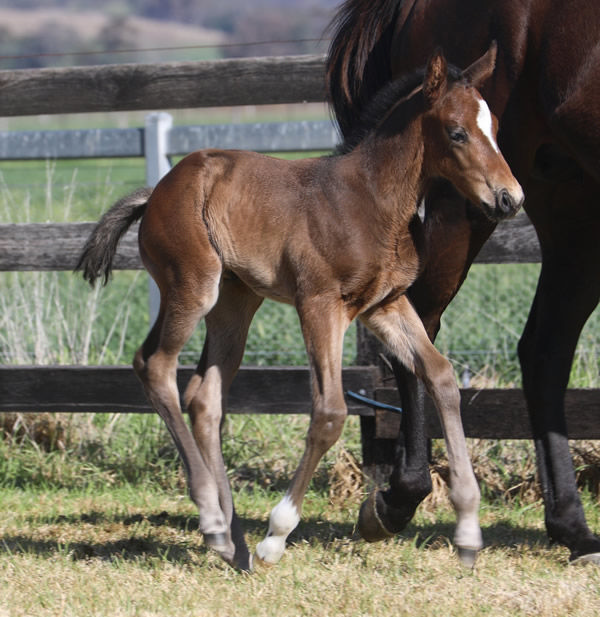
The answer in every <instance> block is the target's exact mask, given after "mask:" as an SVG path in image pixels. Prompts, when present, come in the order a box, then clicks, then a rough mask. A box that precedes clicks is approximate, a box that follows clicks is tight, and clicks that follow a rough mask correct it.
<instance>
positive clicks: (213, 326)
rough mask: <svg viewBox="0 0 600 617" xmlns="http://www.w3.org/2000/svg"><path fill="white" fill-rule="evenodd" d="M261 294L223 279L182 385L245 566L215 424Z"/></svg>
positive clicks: (247, 562) (244, 550)
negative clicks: (194, 361) (195, 357)
mask: <svg viewBox="0 0 600 617" xmlns="http://www.w3.org/2000/svg"><path fill="white" fill-rule="evenodd" d="M261 303H262V298H261V297H259V296H257V295H256V294H254V293H253V292H252V291H251V290H250V289H249V288H248V287H247V286H246V285H245V284H244V283H242V282H241V281H240V280H238V279H233V278H231V279H225V280H224V281H223V285H222V287H221V292H220V294H219V300H218V302H217V304H216V306H215V307H214V309H213V310H212V311H211V312H210V313H209V314H208V315H207V316H206V320H205V322H206V341H205V343H204V349H203V350H202V357H201V359H200V363H199V365H198V369H197V371H196V375H194V376H193V377H192V379H191V380H190V383H189V385H188V387H187V389H186V392H185V396H184V400H185V405H186V408H187V411H188V413H189V415H190V418H191V421H192V433H193V435H194V439H195V440H196V443H197V444H198V448H199V449H200V453H201V455H202V458H203V459H204V461H205V462H206V464H207V466H208V468H209V470H210V472H211V475H212V477H213V478H214V479H215V481H216V483H217V487H218V490H219V502H220V504H221V509H222V510H223V512H224V513H225V517H226V519H227V521H228V524H229V526H230V532H231V539H232V541H233V544H234V546H235V553H234V556H233V565H235V566H236V567H238V568H240V569H242V570H248V569H250V568H251V563H250V554H249V553H248V547H247V546H246V542H245V540H244V533H243V530H242V528H241V524H240V521H239V519H238V517H237V515H236V513H235V508H234V504H233V498H232V495H231V488H230V485H229V480H228V478H227V472H226V469H225V464H224V462H223V455H222V451H221V440H220V426H221V422H222V419H223V416H224V408H225V406H226V398H227V391H228V390H229V386H230V385H231V382H232V381H233V378H234V376H235V374H236V372H237V370H238V367H239V365H240V362H241V360H242V355H243V353H244V347H245V344H246V337H247V334H248V328H249V327H250V323H251V321H252V317H253V316H254V313H255V312H256V310H257V309H258V307H259V306H260V304H261Z"/></svg>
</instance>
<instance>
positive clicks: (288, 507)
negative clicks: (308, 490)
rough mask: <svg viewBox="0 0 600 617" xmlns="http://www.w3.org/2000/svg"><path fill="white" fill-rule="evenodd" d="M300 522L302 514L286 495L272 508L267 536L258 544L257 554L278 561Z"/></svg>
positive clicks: (271, 561) (267, 560)
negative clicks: (287, 539)
mask: <svg viewBox="0 0 600 617" xmlns="http://www.w3.org/2000/svg"><path fill="white" fill-rule="evenodd" d="M299 522H300V515H299V514H298V510H297V509H296V506H295V505H294V504H293V503H292V500H291V499H290V498H289V496H288V495H286V496H285V497H284V498H283V499H282V500H281V501H280V502H279V503H278V504H277V505H276V506H275V507H274V508H273V509H272V510H271V516H270V517H269V532H268V533H267V537H266V538H265V539H264V540H263V541H262V542H259V543H258V545H257V546H256V554H257V555H258V557H259V558H260V559H262V560H263V561H266V562H267V563H277V562H278V561H279V560H280V559H281V556H282V555H283V552H284V551H285V541H286V538H287V537H288V536H289V535H290V533H291V532H292V531H293V530H294V529H295V527H296V525H297V524H298V523H299Z"/></svg>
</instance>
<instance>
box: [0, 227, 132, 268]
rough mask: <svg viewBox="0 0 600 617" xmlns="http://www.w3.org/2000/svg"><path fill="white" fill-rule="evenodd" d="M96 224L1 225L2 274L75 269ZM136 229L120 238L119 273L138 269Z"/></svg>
mask: <svg viewBox="0 0 600 617" xmlns="http://www.w3.org/2000/svg"><path fill="white" fill-rule="evenodd" d="M94 225H95V223H23V224H6V225H0V271H54V270H73V268H74V267H75V265H76V264H77V260H78V259H79V255H80V253H81V250H82V248H83V245H84V244H85V241H86V239H87V237H88V236H89V234H90V233H91V231H92V229H93V227H94ZM142 267H143V266H142V262H141V260H140V256H139V252H138V241H137V226H135V227H132V228H131V229H130V230H129V231H128V232H127V233H126V234H125V235H124V236H123V238H122V239H121V242H120V243H119V248H118V250H117V254H116V256H115V261H114V268H115V269H116V270H139V269H141V268H142Z"/></svg>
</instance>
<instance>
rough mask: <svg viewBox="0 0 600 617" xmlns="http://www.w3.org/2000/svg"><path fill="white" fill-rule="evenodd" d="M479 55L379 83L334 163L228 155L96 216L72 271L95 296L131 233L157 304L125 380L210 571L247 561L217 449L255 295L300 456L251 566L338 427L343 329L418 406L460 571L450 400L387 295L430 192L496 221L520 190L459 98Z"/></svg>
mask: <svg viewBox="0 0 600 617" xmlns="http://www.w3.org/2000/svg"><path fill="white" fill-rule="evenodd" d="M495 56H496V52H495V47H493V46H492V47H490V49H489V50H488V52H486V53H485V54H484V55H483V56H482V57H481V58H479V59H478V60H477V61H476V62H474V63H473V64H472V65H470V67H469V68H468V69H466V70H465V71H464V72H462V73H461V72H460V71H458V70H452V71H451V73H450V74H449V72H448V67H447V64H446V61H445V58H444V56H443V55H442V54H441V53H440V52H437V53H434V54H433V56H432V57H431V58H430V60H429V62H428V64H427V68H426V70H425V71H420V72H419V73H415V74H413V75H412V76H411V77H409V78H406V79H401V80H399V81H396V82H394V83H392V84H391V85H390V86H389V87H388V88H386V89H384V91H383V92H382V93H380V95H379V96H378V97H376V99H375V100H374V102H373V104H372V106H371V107H370V109H368V110H367V112H366V114H365V116H364V117H363V120H362V123H361V126H360V127H359V128H358V132H357V133H356V134H355V135H354V136H353V137H350V138H349V139H348V140H347V141H346V143H345V144H344V147H343V152H342V153H340V154H338V155H335V156H331V157H325V158H320V159H305V160H300V161H284V160H279V159H274V158H271V157H267V156H264V155H259V154H256V153H250V152H241V151H223V150H202V151H198V152H195V153H193V154H190V155H188V156H187V157H186V158H184V159H183V160H182V161H181V162H180V163H179V164H178V165H176V166H175V167H174V168H173V169H172V170H171V171H170V172H169V173H168V174H167V175H166V176H165V177H164V178H163V179H162V180H161V181H160V183H159V184H158V185H157V186H156V188H155V189H154V190H153V191H152V190H150V189H141V190H139V191H137V192H135V193H134V194H132V195H130V196H127V197H125V198H123V199H122V200H120V201H118V202H117V203H116V204H115V205H114V206H113V207H112V208H111V209H110V210H108V212H107V213H106V214H105V215H104V216H103V217H102V219H101V220H100V222H99V223H98V224H97V226H96V227H95V229H94V231H93V232H92V234H91V236H90V238H89V239H88V241H87V244H86V246H85V248H84V250H83V253H82V256H81V260H80V262H79V266H78V269H80V270H82V271H83V274H84V277H85V278H86V279H87V280H88V281H89V282H90V283H91V284H93V283H94V282H95V281H96V279H97V278H98V277H104V280H105V282H106V281H107V279H108V277H109V274H110V270H111V262H112V259H113V256H114V253H115V250H116V246H117V243H118V241H119V238H120V237H121V235H122V234H123V233H124V232H125V230H126V229H127V228H128V227H129V226H130V225H131V224H132V223H133V222H134V221H135V220H137V219H140V218H141V219H142V220H141V224H140V230H139V246H140V254H141V257H142V260H143V262H144V265H145V266H146V268H147V269H148V271H149V272H150V274H151V275H152V277H153V278H154V280H155V281H156V283H157V285H158V287H159V289H160V296H161V302H160V310H159V314H158V317H157V320H156V323H155V324H154V326H153V327H152V329H151V331H150V333H149V335H148V337H147V338H146V340H145V342H144V343H143V345H142V346H141V348H140V349H139V350H138V352H137V353H136V356H135V359H134V368H135V371H136V373H137V375H138V376H139V378H140V380H141V381H142V383H143V386H144V389H145V391H146V394H147V396H148V398H149V400H150V402H151V404H152V406H153V408H154V409H155V410H156V411H157V412H158V414H159V415H160V416H161V417H162V418H163V419H164V421H165V423H166V425H167V427H168V429H169V431H170V433H171V435H172V437H173V439H174V441H175V443H176V445H177V448H178V451H179V453H180V455H181V458H182V461H183V464H184V467H185V469H186V473H187V478H188V486H189V491H190V495H191V498H192V500H193V501H194V503H195V504H196V505H197V506H198V510H199V515H200V523H199V528H200V531H201V532H202V533H203V535H204V539H205V542H206V543H207V544H208V545H209V546H210V547H212V548H213V549H215V550H216V551H217V552H218V553H219V554H220V555H221V556H222V557H223V558H224V559H225V560H226V561H227V562H229V563H231V564H233V565H235V566H236V567H239V568H241V569H250V568H251V566H252V560H251V557H250V554H249V551H248V548H247V546H246V543H245V540H244V536H243V532H242V530H241V526H240V521H239V519H238V518H237V516H236V514H235V510H234V506H233V500H232V495H231V488H230V486H229V481H228V478H227V474H226V470H225V465H224V461H223V457H222V453H221V446H220V424H221V421H222V417H223V413H224V410H223V405H224V403H223V402H224V401H225V400H226V396H227V390H228V388H229V386H230V384H231V381H232V380H233V377H234V375H235V373H236V371H237V369H238V367H239V364H240V361H241V358H242V354H243V350H244V346H245V341H246V335H247V332H248V328H249V325H250V322H251V320H252V318H253V316H254V313H255V312H256V310H257V309H258V307H259V305H260V304H261V302H262V300H263V298H264V297H269V298H273V299H275V300H279V301H282V302H288V303H290V304H293V305H294V306H295V308H296V309H297V312H298V315H299V317H300V322H301V326H302V333H303V336H304V340H305V343H306V348H307V352H308V358H309V365H310V370H311V384H312V401H313V409H312V416H311V422H310V428H309V431H308V435H307V439H306V448H305V451H304V454H303V456H302V459H301V461H300V464H299V466H298V469H297V471H296V473H295V475H294V477H293V479H292V481H291V484H290V487H289V490H288V491H287V493H286V496H285V497H284V498H283V499H282V501H281V502H280V503H279V504H278V505H277V506H276V507H275V508H274V509H273V510H272V512H271V515H270V521H269V531H268V535H267V537H266V538H265V539H264V540H263V541H262V542H260V543H259V544H258V546H257V549H256V557H257V558H258V559H260V560H262V561H264V562H267V563H275V562H277V561H278V560H279V559H280V557H281V555H282V554H283V551H284V548H285V541H286V538H287V536H288V535H289V533H290V532H291V531H292V530H293V529H294V528H295V527H296V525H297V524H298V522H299V520H300V513H301V508H302V501H303V498H304V495H305V492H306V489H307V486H308V483H309V481H310V478H311V476H312V474H313V472H314V470H315V468H316V466H317V464H318V462H319V460H320V459H321V457H322V456H323V454H324V453H325V452H326V450H327V449H328V448H329V447H331V445H332V444H333V443H334V442H335V441H336V440H337V438H338V437H339V435H340V432H341V430H342V426H343V423H344V420H345V417H346V413H347V410H346V405H345V402H344V394H343V391H342V384H341V361H342V340H343V336H344V332H345V331H346V329H347V327H348V325H349V324H350V322H351V321H352V320H353V319H355V318H358V319H360V320H361V321H362V323H364V324H365V325H366V326H367V327H368V328H369V329H371V330H372V331H373V332H374V333H375V334H376V335H377V336H378V337H379V338H381V340H382V341H384V342H385V344H386V345H387V346H388V348H389V349H390V352H391V353H392V354H393V355H394V356H395V357H396V358H397V359H398V361H399V362H401V363H403V364H404V365H405V366H406V367H407V368H408V369H409V370H411V371H412V372H414V373H415V374H416V375H417V376H418V377H419V378H421V379H422V380H423V381H424V382H425V384H426V387H427V389H428V391H429V393H430V394H431V396H432V397H433V399H434V400H435V401H436V404H437V407H438V409H439V414H440V418H441V422H442V425H443V427H444V430H445V434H446V437H447V446H448V450H449V452H450V456H449V458H450V468H451V470H452V488H451V496H452V502H453V504H454V507H455V509H456V514H457V528H456V536H455V541H456V544H457V546H458V548H459V551H460V554H461V555H462V556H463V558H464V559H465V560H467V561H468V560H469V559H470V560H472V559H473V554H474V553H476V551H477V550H478V549H479V548H480V547H481V531H480V528H479V519H478V505H479V489H478V487H477V482H476V480H475V477H474V475H473V471H472V468H471V465H470V462H469V459H468V456H467V450H466V444H465V439H464V433H463V429H462V424H461V420H460V411H459V391H458V388H457V386H456V381H455V379H454V375H453V372H452V368H451V365H450V363H449V362H448V361H447V360H446V359H445V358H443V356H441V355H440V353H439V352H438V351H436V349H435V347H433V345H432V344H431V342H430V340H429V337H428V336H427V333H426V332H425V329H424V328H423V325H422V323H421V320H420V319H419V318H418V316H417V315H416V313H415V312H414V310H413V308H412V306H411V304H410V302H409V301H408V299H407V297H406V295H405V291H406V289H407V288H408V287H409V286H410V285H411V284H412V283H413V281H414V280H415V278H416V277H417V274H418V271H419V265H420V264H419V262H420V259H419V251H418V249H419V247H418V237H416V236H414V235H413V230H412V228H411V224H412V221H413V218H414V214H415V212H416V210H417V205H418V203H419V201H420V200H421V198H422V196H423V195H424V194H425V193H426V191H427V188H428V185H429V183H430V182H431V181H432V179H434V178H438V177H443V178H445V179H446V180H447V181H449V182H451V183H452V184H453V185H454V186H456V187H457V189H458V190H459V191H460V192H461V193H462V194H463V195H465V197H468V198H469V199H470V200H471V201H472V202H473V203H476V204H478V206H479V207H481V208H482V209H483V210H485V212H486V213H487V215H488V216H490V217H492V218H494V219H497V220H499V219H502V218H505V217H507V216H511V215H513V214H514V213H515V212H516V211H517V209H518V208H519V207H520V205H521V202H522V200H523V192H522V190H521V187H520V185H519V184H518V183H517V181H516V180H515V178H514V177H513V175H512V174H511V172H510V169H509V167H508V165H507V164H506V162H505V160H504V159H503V157H502V155H501V153H500V151H499V149H498V146H497V143H496V139H495V121H494V119H493V117H492V115H491V114H490V111H489V108H488V106H487V105H486V103H485V102H484V100H483V99H482V98H481V96H480V95H479V93H478V91H477V90H476V89H475V88H476V87H477V86H479V85H480V84H481V83H483V82H484V81H485V80H486V79H488V78H489V77H490V75H491V74H492V72H493V68H494V63H495ZM202 318H205V320H206V327H207V334H206V340H205V344H204V349H203V352H202V356H201V359H200V363H199V365H198V369H197V373H196V375H195V376H194V377H193V378H192V379H191V381H190V383H189V385H188V387H187V389H186V392H185V395H184V403H185V407H186V408H187V411H188V413H189V415H190V417H191V425H192V426H191V429H192V430H191V432H190V430H189V429H188V427H187V425H186V423H185V421H184V417H183V415H182V409H181V406H180V401H179V392H178V390H177V385H176V381H175V376H176V368H177V356H178V353H179V351H180V350H181V348H182V347H183V345H184V343H185V342H186V340H187V339H188V337H189V336H190V334H191V333H192V331H193V329H194V328H195V327H196V324H197V322H198V320H200V319H202Z"/></svg>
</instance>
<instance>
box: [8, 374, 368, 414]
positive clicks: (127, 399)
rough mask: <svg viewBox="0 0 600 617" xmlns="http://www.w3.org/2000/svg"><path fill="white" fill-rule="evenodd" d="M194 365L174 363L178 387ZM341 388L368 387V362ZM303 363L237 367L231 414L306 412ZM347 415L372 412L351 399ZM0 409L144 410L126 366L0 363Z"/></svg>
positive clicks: (308, 398)
mask: <svg viewBox="0 0 600 617" xmlns="http://www.w3.org/2000/svg"><path fill="white" fill-rule="evenodd" d="M193 372H194V367H191V366H184V367H180V369H179V371H178V383H179V387H180V391H181V392H183V389H184V388H185V385H186V384H187V382H188V381H189V379H190V377H191V376H192V374H193ZM342 375H343V382H344V388H345V389H349V390H354V391H357V390H365V391H367V392H373V390H374V389H375V387H376V386H377V385H378V379H379V372H378V371H377V369H375V368H374V367H347V368H344V370H343V373H342ZM309 381H310V377H309V371H308V368H306V367H266V368H263V367H242V368H241V369H240V371H239V372H238V375H237V376H236V378H235V380H234V382H233V385H232V387H231V391H230V394H229V402H228V406H227V407H228V410H229V411H230V412H231V413H267V414H278V413H282V414H287V413H308V412H310V407H311V395H310V387H309ZM348 408H349V411H350V413H352V414H367V415H370V414H372V411H371V410H370V409H369V408H366V407H364V406H362V405H360V404H359V403H356V402H354V401H352V400H349V401H348ZM0 411H21V412H41V411H51V412H131V413H149V412H151V409H150V407H149V406H148V403H147V401H146V398H145V395H144V392H143V390H142V387H141V385H140V383H139V381H138V380H137V378H136V376H135V374H134V372H133V369H131V368H130V367H127V366H102V367H97V366H0Z"/></svg>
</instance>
